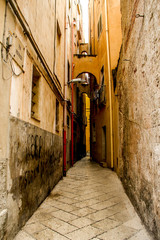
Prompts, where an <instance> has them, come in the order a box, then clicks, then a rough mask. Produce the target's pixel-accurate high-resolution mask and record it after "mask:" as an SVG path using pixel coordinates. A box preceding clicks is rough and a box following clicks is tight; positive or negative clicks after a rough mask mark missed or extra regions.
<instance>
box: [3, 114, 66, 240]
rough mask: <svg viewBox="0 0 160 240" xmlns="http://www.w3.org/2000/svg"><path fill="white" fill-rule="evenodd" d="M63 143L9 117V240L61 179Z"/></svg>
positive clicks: (50, 135) (48, 133) (53, 135)
mask: <svg viewBox="0 0 160 240" xmlns="http://www.w3.org/2000/svg"><path fill="white" fill-rule="evenodd" d="M62 143H63V141H62V138H61V137H59V136H57V135H55V134H52V133H50V132H47V131H45V130H42V129H40V128H38V127H36V126H33V125H31V124H29V123H27V122H24V121H21V120H19V119H17V118H14V117H10V143H9V166H8V176H9V177H8V186H7V187H8V224H7V232H8V235H7V239H8V240H9V239H13V236H14V235H15V233H16V232H17V230H19V229H20V228H21V227H22V226H23V225H24V224H25V222H26V220H27V219H28V218H29V217H30V216H31V215H32V214H33V213H34V211H35V210H36V209H37V207H38V206H39V205H40V204H41V202H42V201H43V200H44V199H45V198H46V196H47V195H48V193H49V192H50V191H51V190H52V189H53V187H54V186H55V185H56V183H57V182H58V181H59V180H60V178H61V177H62V174H63V162H62V157H63V152H62V149H63V147H62Z"/></svg>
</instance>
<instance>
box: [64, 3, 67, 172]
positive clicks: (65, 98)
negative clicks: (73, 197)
mask: <svg viewBox="0 0 160 240" xmlns="http://www.w3.org/2000/svg"><path fill="white" fill-rule="evenodd" d="M67 50H68V4H67V1H66V17H65V45H64V55H65V56H64V66H65V70H64V71H65V73H64V74H65V76H64V79H65V80H64V107H63V176H66V170H67V169H66V159H67V157H66V155H67V137H66V136H67V77H68V72H67V70H68V68H67V67H68V65H67V64H68V59H67Z"/></svg>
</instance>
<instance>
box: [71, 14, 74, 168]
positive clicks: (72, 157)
mask: <svg viewBox="0 0 160 240" xmlns="http://www.w3.org/2000/svg"><path fill="white" fill-rule="evenodd" d="M72 18H73V16H72ZM73 34H74V31H73V19H72V79H73V36H74V35H73ZM73 88H74V86H73V83H72V84H71V89H72V115H71V162H72V166H73V164H74V149H73V141H74V139H73V120H74V105H73V104H74V95H73Z"/></svg>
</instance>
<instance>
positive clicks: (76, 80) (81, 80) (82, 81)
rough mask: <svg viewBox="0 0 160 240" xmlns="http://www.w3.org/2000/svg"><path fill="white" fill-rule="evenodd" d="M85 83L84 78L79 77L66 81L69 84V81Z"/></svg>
mask: <svg viewBox="0 0 160 240" xmlns="http://www.w3.org/2000/svg"><path fill="white" fill-rule="evenodd" d="M77 82H78V83H86V80H84V79H81V78H75V79H72V80H71V81H69V82H68V84H71V83H77Z"/></svg>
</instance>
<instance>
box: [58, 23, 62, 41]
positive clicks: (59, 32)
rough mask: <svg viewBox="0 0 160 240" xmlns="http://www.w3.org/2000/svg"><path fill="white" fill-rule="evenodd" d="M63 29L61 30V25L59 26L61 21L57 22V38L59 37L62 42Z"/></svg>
mask: <svg viewBox="0 0 160 240" xmlns="http://www.w3.org/2000/svg"><path fill="white" fill-rule="evenodd" d="M61 35H62V33H61V28H60V25H59V21H58V20H57V37H58V40H59V41H60V39H61Z"/></svg>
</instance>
